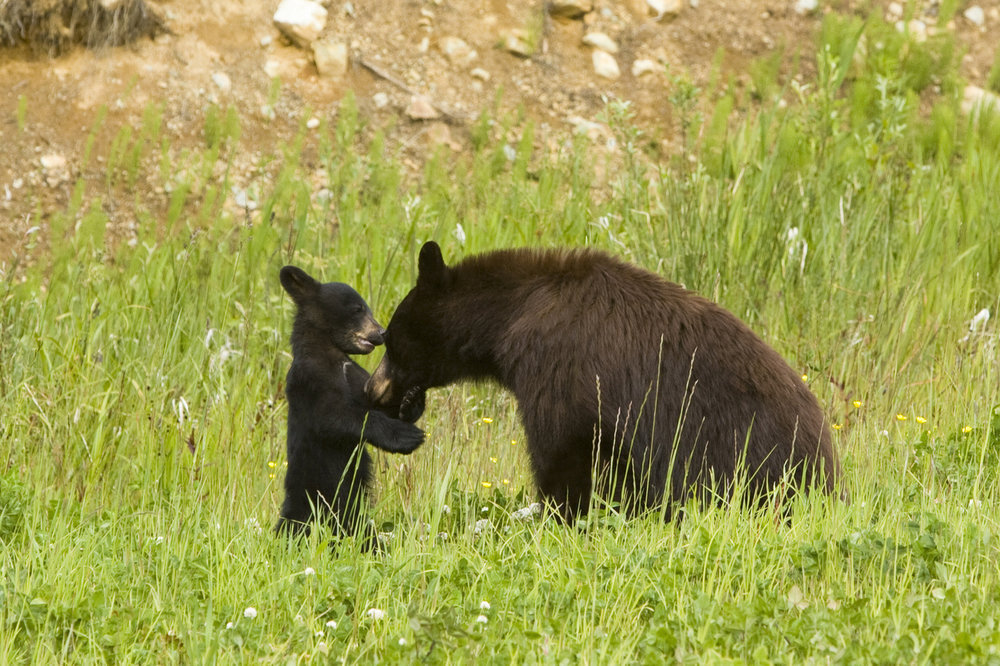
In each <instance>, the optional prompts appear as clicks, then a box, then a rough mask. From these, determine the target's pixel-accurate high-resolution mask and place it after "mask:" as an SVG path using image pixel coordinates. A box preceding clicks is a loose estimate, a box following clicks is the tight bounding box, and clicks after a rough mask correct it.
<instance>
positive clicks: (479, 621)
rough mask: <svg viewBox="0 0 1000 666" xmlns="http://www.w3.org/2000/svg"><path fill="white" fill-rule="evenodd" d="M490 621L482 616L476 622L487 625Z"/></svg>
mask: <svg viewBox="0 0 1000 666" xmlns="http://www.w3.org/2000/svg"><path fill="white" fill-rule="evenodd" d="M489 621H490V619H489V618H488V617H486V616H485V615H480V616H479V617H477V618H476V622H478V623H479V624H486V623H487V622H489Z"/></svg>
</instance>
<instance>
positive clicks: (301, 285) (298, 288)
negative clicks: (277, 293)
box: [279, 266, 319, 303]
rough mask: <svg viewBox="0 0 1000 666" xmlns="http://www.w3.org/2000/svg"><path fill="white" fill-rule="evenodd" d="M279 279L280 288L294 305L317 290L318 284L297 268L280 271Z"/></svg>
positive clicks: (287, 267)
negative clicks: (290, 298) (282, 288)
mask: <svg viewBox="0 0 1000 666" xmlns="http://www.w3.org/2000/svg"><path fill="white" fill-rule="evenodd" d="M279 277H280V278H281V286H282V287H284V288H285V291H287V292H288V295H289V296H291V297H292V300H293V301H295V302H296V303H299V302H301V301H302V299H303V297H305V296H306V295H307V294H310V293H313V292H315V291H316V289H318V288H319V282H316V280H314V279H312V277H310V276H309V274H308V273H306V272H305V271H304V270H302V269H301V268H299V267H298V266H285V267H284V268H282V269H281V273H280V274H279Z"/></svg>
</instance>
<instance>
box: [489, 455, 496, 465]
mask: <svg viewBox="0 0 1000 666" xmlns="http://www.w3.org/2000/svg"><path fill="white" fill-rule="evenodd" d="M490 462H491V463H493V464H496V462H497V459H496V458H495V457H494V456H490Z"/></svg>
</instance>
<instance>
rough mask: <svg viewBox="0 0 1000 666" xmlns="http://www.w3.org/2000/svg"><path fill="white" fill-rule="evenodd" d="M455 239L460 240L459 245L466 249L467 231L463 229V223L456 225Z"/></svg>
mask: <svg viewBox="0 0 1000 666" xmlns="http://www.w3.org/2000/svg"><path fill="white" fill-rule="evenodd" d="M454 234H455V238H456V239H457V240H458V244H459V245H461V246H462V247H465V229H464V228H463V227H462V223H461V222H459V223H458V224H456V225H455V231H454Z"/></svg>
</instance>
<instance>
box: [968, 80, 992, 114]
mask: <svg viewBox="0 0 1000 666" xmlns="http://www.w3.org/2000/svg"><path fill="white" fill-rule="evenodd" d="M986 110H992V111H993V112H995V113H1000V95H997V94H996V93H991V92H990V91H988V90H984V89H982V88H980V87H979V86H965V90H964V91H963V94H962V113H982V112H983V111H986Z"/></svg>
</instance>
